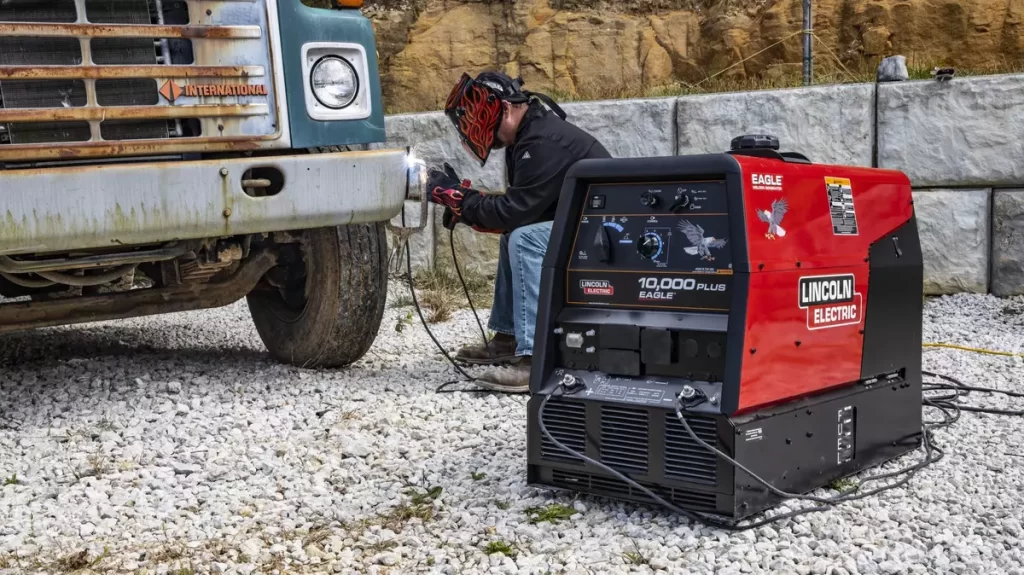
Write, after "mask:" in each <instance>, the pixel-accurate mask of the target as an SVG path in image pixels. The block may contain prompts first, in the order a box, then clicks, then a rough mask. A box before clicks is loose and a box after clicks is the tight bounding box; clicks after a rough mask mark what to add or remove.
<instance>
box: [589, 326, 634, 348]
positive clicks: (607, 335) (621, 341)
mask: <svg viewBox="0 0 1024 575" xmlns="http://www.w3.org/2000/svg"><path fill="white" fill-rule="evenodd" d="M597 334H598V342H599V343H598V347H599V348H600V349H640V328H639V327H637V326H635V325H603V326H601V328H600V329H599V330H598V332H597Z"/></svg>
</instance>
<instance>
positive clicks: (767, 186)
mask: <svg viewBox="0 0 1024 575" xmlns="http://www.w3.org/2000/svg"><path fill="white" fill-rule="evenodd" d="M750 184H751V187H752V188H753V189H755V190H766V191H769V192H781V191H782V175H781V174H751V176H750Z"/></svg>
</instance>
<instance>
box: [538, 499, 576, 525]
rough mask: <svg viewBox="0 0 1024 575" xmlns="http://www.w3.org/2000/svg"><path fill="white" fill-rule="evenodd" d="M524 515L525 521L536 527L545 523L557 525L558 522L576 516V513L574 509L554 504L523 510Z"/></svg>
mask: <svg viewBox="0 0 1024 575" xmlns="http://www.w3.org/2000/svg"><path fill="white" fill-rule="evenodd" d="M525 513H526V518H527V520H528V521H529V522H530V523H531V524H534V525H536V524H537V523H542V522H545V521H546V522H548V523H558V522H559V521H565V520H568V519H569V518H570V517H572V516H573V515H576V513H577V511H576V509H575V508H574V507H569V506H568V505H560V504H557V503H556V504H552V505H548V506H546V507H530V508H528V509H526V510H525Z"/></svg>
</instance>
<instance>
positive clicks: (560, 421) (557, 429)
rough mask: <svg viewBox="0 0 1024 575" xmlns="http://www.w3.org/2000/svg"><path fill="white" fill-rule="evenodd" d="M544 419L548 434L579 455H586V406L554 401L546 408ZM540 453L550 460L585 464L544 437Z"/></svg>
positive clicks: (571, 402)
mask: <svg viewBox="0 0 1024 575" xmlns="http://www.w3.org/2000/svg"><path fill="white" fill-rule="evenodd" d="M543 418H544V426H545V427H546V428H547V430H548V433H550V434H551V436H552V437H554V438H555V439H557V440H558V442H559V443H561V444H562V445H564V446H566V447H568V448H569V449H572V450H573V451H575V452H577V453H586V449H587V446H586V430H587V407H586V406H585V405H584V404H582V403H579V402H575V401H559V400H555V399H552V400H550V401H548V404H547V405H546V406H545V407H544V413H543ZM540 453H541V456H542V457H543V458H544V459H548V460H553V461H567V462H573V463H583V461H582V460H581V459H579V458H577V457H574V456H572V455H570V454H568V453H566V452H564V451H562V449H561V448H559V447H558V446H557V445H555V444H554V443H553V442H552V441H551V440H549V439H548V438H547V437H543V436H542V438H541V443H540Z"/></svg>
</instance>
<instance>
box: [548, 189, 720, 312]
mask: <svg viewBox="0 0 1024 575" xmlns="http://www.w3.org/2000/svg"><path fill="white" fill-rule="evenodd" d="M729 232H730V230H729V213H728V201H727V197H726V183H725V181H717V180H716V181H685V182H684V181H681V182H661V183H644V184H594V185H591V186H590V187H589V189H588V191H587V197H586V200H585V204H584V209H583V212H582V214H581V216H580V219H579V222H578V224H577V228H576V237H575V240H574V243H573V250H572V257H571V259H570V262H569V267H568V270H567V274H568V276H567V280H568V284H567V289H566V304H567V305H570V306H572V305H585V306H614V307H622V308H630V309H637V308H639V309H652V310H653V309H672V310H692V311H706V312H727V311H728V310H729V292H730V288H731V286H732V272H733V270H732V250H731V246H730V245H729V237H730V235H729Z"/></svg>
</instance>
